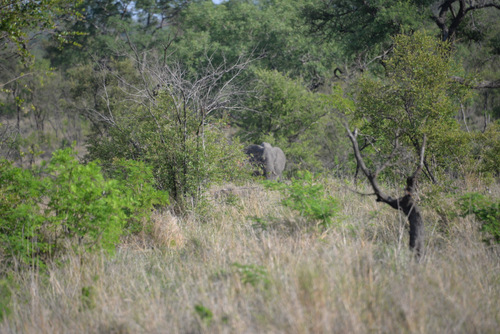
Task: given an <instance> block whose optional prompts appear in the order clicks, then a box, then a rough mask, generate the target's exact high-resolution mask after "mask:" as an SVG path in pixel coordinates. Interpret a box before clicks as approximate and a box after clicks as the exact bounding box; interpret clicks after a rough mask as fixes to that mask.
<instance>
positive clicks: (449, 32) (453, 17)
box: [433, 0, 500, 41]
mask: <svg viewBox="0 0 500 334" xmlns="http://www.w3.org/2000/svg"><path fill="white" fill-rule="evenodd" d="M485 8H496V9H500V1H499V0H442V1H438V2H437V3H436V4H435V6H434V9H433V19H434V22H435V23H436V24H437V26H438V27H439V29H441V38H442V40H443V41H447V40H453V39H454V38H455V35H456V32H457V29H458V27H459V26H460V24H461V23H462V21H463V20H464V19H465V17H466V16H467V15H468V14H470V13H472V12H473V11H476V10H480V9H485Z"/></svg>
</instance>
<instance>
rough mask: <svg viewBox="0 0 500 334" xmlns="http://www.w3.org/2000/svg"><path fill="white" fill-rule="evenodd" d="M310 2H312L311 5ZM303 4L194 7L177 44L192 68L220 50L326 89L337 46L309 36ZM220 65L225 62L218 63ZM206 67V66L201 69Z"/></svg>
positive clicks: (184, 16) (241, 2) (289, 0)
mask: <svg viewBox="0 0 500 334" xmlns="http://www.w3.org/2000/svg"><path fill="white" fill-rule="evenodd" d="M307 2H309V1H307ZM307 2H304V1H302V0H300V1H299V0H273V1H248V0H230V1H225V2H223V3H221V4H219V5H214V4H213V3H212V2H211V1H203V2H200V3H193V4H191V5H190V6H189V8H187V10H185V11H183V12H182V13H181V15H180V18H179V24H180V26H179V28H180V29H181V31H182V34H179V36H178V38H177V39H176V40H175V43H173V46H175V47H176V48H177V49H178V50H179V52H180V55H181V56H182V58H184V59H190V62H191V63H190V64H189V65H190V66H191V67H192V68H194V69H196V68H197V66H198V65H197V62H199V61H200V60H203V59H205V57H204V55H205V54H212V53H213V52H214V51H217V54H220V55H221V57H222V55H223V57H225V59H226V60H227V61H229V62H233V61H234V60H235V59H237V58H238V56H239V55H240V54H242V53H243V54H253V55H255V56H256V57H258V61H257V62H255V66H257V67H258V68H261V69H267V70H277V71H279V72H282V73H286V74H287V75H288V76H289V77H291V78H296V79H299V78H300V79H302V80H303V81H304V82H305V84H306V85H307V86H308V87H309V88H311V89H313V90H318V89H321V87H323V86H325V85H327V84H328V81H329V77H330V76H331V63H333V62H335V59H334V57H335V55H337V54H338V53H337V52H336V49H335V45H334V44H333V43H332V42H330V41H324V40H320V39H314V38H312V37H311V36H309V35H307V34H305V33H304V32H305V30H306V27H305V26H304V24H303V20H302V18H301V16H300V8H301V7H302V6H304V4H305V3H307ZM214 61H215V62H216V63H217V62H220V61H223V59H220V58H219V59H215V60H214ZM201 66H203V64H201Z"/></svg>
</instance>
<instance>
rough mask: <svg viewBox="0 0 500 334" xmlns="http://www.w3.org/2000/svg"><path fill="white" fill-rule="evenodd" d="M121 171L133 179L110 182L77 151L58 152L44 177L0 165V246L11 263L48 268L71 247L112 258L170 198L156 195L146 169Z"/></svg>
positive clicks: (126, 166) (123, 164)
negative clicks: (134, 224) (129, 232)
mask: <svg viewBox="0 0 500 334" xmlns="http://www.w3.org/2000/svg"><path fill="white" fill-rule="evenodd" d="M117 165H119V166H121V167H122V168H123V172H124V174H123V175H128V177H127V178H126V177H121V179H120V180H116V179H110V178H105V177H104V175H103V173H102V172H101V168H100V167H99V165H98V164H97V162H91V163H89V164H86V165H84V164H80V163H79V162H78V161H77V159H76V152H74V151H73V149H71V148H68V149H63V150H59V151H56V152H54V154H53V157H52V159H51V160H50V161H49V162H48V163H47V164H45V165H43V166H42V167H40V170H39V171H38V172H34V171H31V170H27V169H22V168H18V167H14V166H12V164H11V163H9V162H7V161H5V160H3V161H0V245H1V247H2V249H3V252H4V253H5V255H6V257H7V258H11V257H18V258H19V259H20V260H21V261H22V262H24V263H25V264H29V263H32V261H33V260H35V259H39V260H40V262H41V263H43V262H45V260H46V259H48V258H53V257H55V256H56V255H58V254H60V253H61V252H63V251H64V250H65V249H66V248H67V247H68V245H69V246H70V247H73V248H74V249H75V250H76V251H91V250H97V249H104V250H106V251H108V252H110V253H112V252H113V251H114V249H115V246H116V244H117V243H118V242H119V238H120V236H121V235H122V234H123V233H124V231H125V228H126V227H127V222H129V221H133V220H134V219H135V220H138V219H141V218H142V217H145V216H147V215H148V214H149V213H150V212H151V208H152V205H153V204H154V203H158V204H163V203H166V194H165V193H161V192H154V191H152V190H153V188H152V185H151V182H152V178H151V172H150V171H149V172H148V170H147V169H146V168H145V167H144V166H142V165H140V164H137V163H128V162H124V161H122V162H117ZM139 171H142V172H139Z"/></svg>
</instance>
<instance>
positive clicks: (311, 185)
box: [265, 171, 339, 228]
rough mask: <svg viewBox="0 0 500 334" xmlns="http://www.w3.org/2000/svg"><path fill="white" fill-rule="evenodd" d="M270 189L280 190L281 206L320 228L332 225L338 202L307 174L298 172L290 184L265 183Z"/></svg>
mask: <svg viewBox="0 0 500 334" xmlns="http://www.w3.org/2000/svg"><path fill="white" fill-rule="evenodd" d="M265 184H266V186H267V187H268V188H271V189H278V190H280V191H281V192H282V193H283V195H284V196H285V198H284V199H283V200H282V202H281V203H282V204H283V205H284V206H286V207H288V208H291V209H293V210H296V211H298V212H299V213H300V215H301V216H302V217H304V218H306V219H308V220H309V221H311V222H318V225H319V226H321V227H322V228H328V227H330V226H332V224H333V223H334V220H333V219H334V217H335V216H336V215H337V214H338V212H339V206H338V201H337V200H336V199H335V198H333V197H332V196H328V195H326V194H325V192H324V187H323V185H322V184H320V183H318V182H317V180H315V178H314V176H313V175H312V174H311V173H310V172H308V171H304V172H299V173H298V177H297V178H292V180H291V184H289V185H288V184H283V183H272V182H265Z"/></svg>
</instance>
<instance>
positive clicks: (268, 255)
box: [0, 180, 500, 333]
mask: <svg viewBox="0 0 500 334" xmlns="http://www.w3.org/2000/svg"><path fill="white" fill-rule="evenodd" d="M326 187H327V190H328V192H329V193H331V194H332V195H333V196H335V197H336V198H338V199H339V201H340V203H341V206H340V207H341V212H340V216H339V218H338V222H337V224H336V226H335V227H333V228H332V229H330V230H329V231H326V232H319V231H317V230H315V229H314V228H311V227H310V225H308V224H307V222H306V221H305V220H304V219H303V218H301V217H297V215H296V214H295V213H293V212H290V211H289V210H288V209H286V208H283V207H282V206H281V205H279V196H280V195H279V194H278V193H276V192H270V191H266V190H263V189H260V188H255V189H253V191H250V192H245V193H244V194H241V193H233V192H229V193H224V194H223V196H222V195H221V196H217V199H213V200H212V203H211V205H209V206H207V207H206V208H205V209H203V210H200V211H198V212H196V213H192V214H190V215H187V216H186V217H173V216H172V215H170V214H168V213H161V214H158V215H157V216H156V217H155V218H154V224H153V226H154V228H153V230H154V233H153V235H154V237H149V238H152V240H151V239H148V240H145V241H143V242H139V241H137V239H136V240H135V241H133V240H130V239H129V240H128V241H127V242H124V244H123V245H122V246H121V247H120V248H119V250H118V252H117V254H116V255H115V256H114V257H112V258H106V257H104V256H97V255H94V256H87V257H78V256H75V255H73V256H68V258H67V261H66V263H65V264H64V265H59V266H56V265H53V266H51V267H50V268H49V269H48V274H42V273H39V272H36V271H34V272H24V273H21V274H13V275H14V276H13V277H12V278H11V281H12V282H15V288H13V289H12V300H11V303H10V308H11V313H10V315H9V316H8V317H7V318H6V319H5V320H4V321H3V322H2V323H0V333H199V332H201V333H366V332H376V333H496V332H498V328H500V304H499V303H498V301H499V300H500V256H499V255H500V252H499V250H498V248H496V249H495V248H488V247H487V246H486V245H485V244H483V243H482V242H481V241H480V240H481V237H480V235H478V232H477V223H476V222H475V221H474V220H473V219H472V218H458V217H454V216H453V214H448V215H447V214H446V212H444V213H443V212H441V213H437V212H436V210H434V209H430V208H429V207H428V206H426V207H424V214H425V217H426V219H427V225H426V232H427V253H426V256H425V259H424V261H423V262H422V263H420V264H417V263H415V262H414V261H413V260H412V255H411V254H410V253H409V251H408V250H407V243H408V236H407V230H406V229H405V224H406V223H405V221H404V219H403V217H399V216H398V213H396V212H395V211H394V210H392V209H390V208H388V207H385V206H383V205H382V204H379V203H376V202H375V201H374V199H373V198H372V197H362V196H359V195H357V194H354V193H352V192H350V191H348V190H347V189H346V188H345V187H344V186H342V183H341V182H340V181H338V180H328V182H327V183H326ZM224 189H228V188H227V187H225V188H224ZM219 190H220V189H218V190H217V189H216V190H214V191H215V192H217V191H219ZM494 190H495V191H496V194H494V195H495V196H498V195H500V193H499V190H498V189H494ZM367 192H368V191H367ZM435 196H436V198H437V199H439V200H440V203H442V206H443V207H444V209H442V210H443V211H446V210H453V208H454V207H453V201H452V199H449V198H448V197H445V196H443V195H441V197H439V196H438V195H435ZM438 197H439V198H438ZM448 213H449V212H448ZM249 217H257V218H260V220H259V219H255V218H253V219H250V218H249ZM144 238H147V236H145V237H144ZM196 310H198V311H196Z"/></svg>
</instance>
